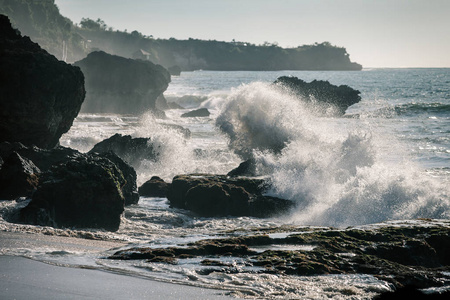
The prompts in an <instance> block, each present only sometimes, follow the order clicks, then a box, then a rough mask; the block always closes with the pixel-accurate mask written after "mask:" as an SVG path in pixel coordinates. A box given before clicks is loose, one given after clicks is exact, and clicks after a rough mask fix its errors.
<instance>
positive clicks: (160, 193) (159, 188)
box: [138, 176, 170, 198]
mask: <svg viewBox="0 0 450 300" xmlns="http://www.w3.org/2000/svg"><path fill="white" fill-rule="evenodd" d="M169 186H170V184H169V183H167V182H165V181H164V180H163V179H161V178H160V177H158V176H153V177H152V178H150V180H147V181H146V182H144V184H142V185H141V186H140V187H139V189H138V192H139V195H141V196H144V197H160V198H165V197H167V190H168V189H169Z"/></svg>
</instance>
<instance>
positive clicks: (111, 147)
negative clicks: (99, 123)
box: [89, 133, 158, 168]
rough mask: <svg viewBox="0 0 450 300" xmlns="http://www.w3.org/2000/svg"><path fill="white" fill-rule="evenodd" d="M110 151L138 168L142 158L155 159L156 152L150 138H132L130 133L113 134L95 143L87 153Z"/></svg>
mask: <svg viewBox="0 0 450 300" xmlns="http://www.w3.org/2000/svg"><path fill="white" fill-rule="evenodd" d="M108 151H112V152H114V153H115V154H116V155H117V156H119V157H120V158H122V159H123V160H124V161H126V162H127V163H129V164H130V165H132V166H134V167H136V168H138V167H139V165H140V163H141V162H142V160H143V159H146V160H156V158H157V156H158V153H157V152H156V151H155V149H154V148H153V144H152V141H151V139H150V138H133V137H131V136H130V135H121V134H119V133H116V134H115V135H113V136H111V137H109V138H107V139H105V140H103V141H101V142H99V143H97V144H96V145H95V146H94V147H93V148H92V149H91V150H90V151H89V153H95V152H97V153H103V152H108Z"/></svg>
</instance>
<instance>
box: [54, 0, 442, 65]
mask: <svg viewBox="0 0 450 300" xmlns="http://www.w3.org/2000/svg"><path fill="white" fill-rule="evenodd" d="M55 3H56V4H57V6H58V7H59V9H60V12H61V14H62V15H63V16H65V17H68V18H69V19H71V20H72V21H73V22H74V23H79V22H80V21H81V19H82V18H91V19H94V20H97V19H98V18H100V19H102V20H103V21H104V22H105V23H106V24H107V25H108V26H110V27H112V28H114V29H115V30H121V31H123V30H125V29H126V30H127V31H128V32H131V31H133V30H137V31H139V32H141V33H142V34H144V35H152V36H153V37H154V38H162V39H166V38H171V37H173V38H176V39H188V38H194V39H206V40H218V41H227V42H229V41H232V40H233V39H234V40H236V41H241V42H249V43H253V44H257V45H258V44H262V43H264V42H269V43H275V42H276V43H278V45H279V46H281V47H297V46H300V45H307V44H314V43H316V42H317V43H321V42H324V41H328V42H330V43H331V44H333V45H336V46H339V47H344V48H346V49H347V52H348V53H349V54H350V59H351V60H352V61H353V62H357V63H360V64H362V65H363V67H364V68H371V67H374V68H381V67H390V68H400V67H422V68H424V67H450V0H126V1H125V0H55Z"/></svg>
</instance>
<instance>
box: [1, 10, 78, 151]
mask: <svg viewBox="0 0 450 300" xmlns="http://www.w3.org/2000/svg"><path fill="white" fill-rule="evenodd" d="M0 95H1V100H0V142H2V141H9V142H21V143H23V144H25V145H36V146H38V147H41V148H52V147H54V146H56V145H57V144H58V141H59V138H60V137H61V135H62V134H63V133H65V132H67V131H68V130H69V128H70V127H71V126H72V123H73V120H74V118H75V117H76V116H77V115H78V112H79V111H80V107H81V104H82V103H83V100H84V97H85V90H84V77H83V73H82V72H81V71H80V69H79V68H78V67H74V66H71V65H68V64H66V63H65V62H62V61H59V60H57V59H56V58H55V57H54V56H52V55H50V54H49V53H48V52H46V51H45V50H43V49H41V47H40V46H39V45H38V44H36V43H33V42H32V41H31V40H30V39H29V38H28V37H22V36H21V35H20V33H19V32H17V31H16V30H14V29H13V28H12V27H11V24H10V22H9V19H8V18H7V17H5V16H3V15H0Z"/></svg>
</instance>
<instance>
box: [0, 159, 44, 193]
mask: <svg viewBox="0 0 450 300" xmlns="http://www.w3.org/2000/svg"><path fill="white" fill-rule="evenodd" d="M40 173H41V170H39V168H38V167H36V165H35V164H34V163H33V162H32V161H30V160H29V159H27V158H24V157H22V156H20V155H19V154H18V153H17V152H13V153H12V154H11V155H9V157H8V158H7V159H6V161H5V162H4V163H3V165H2V166H1V169H0V199H7V200H10V199H15V198H17V197H21V196H24V197H29V196H31V195H32V193H33V192H34V191H35V190H36V188H37V185H38V182H39V174H40Z"/></svg>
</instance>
